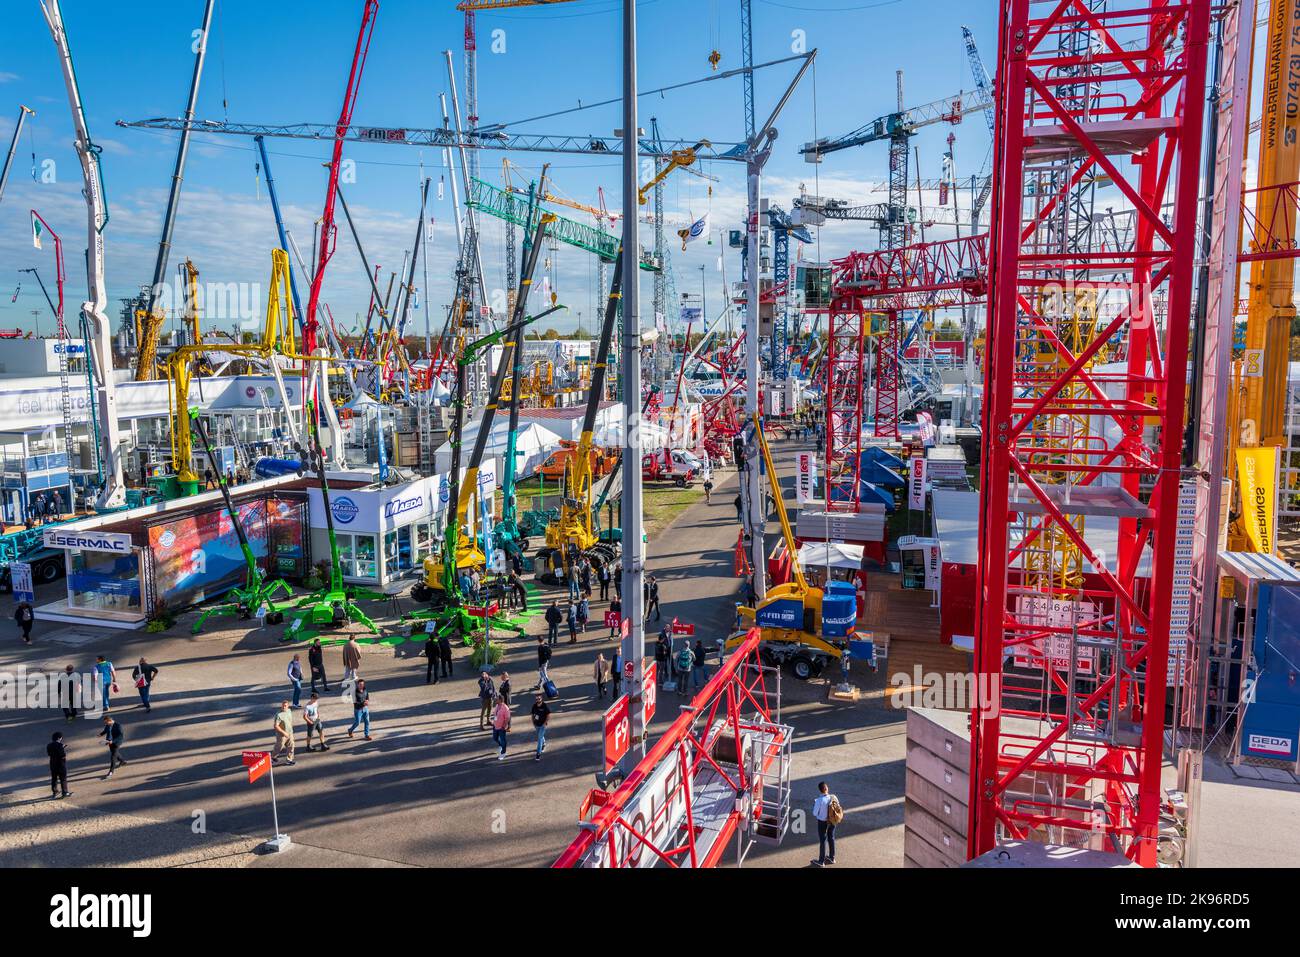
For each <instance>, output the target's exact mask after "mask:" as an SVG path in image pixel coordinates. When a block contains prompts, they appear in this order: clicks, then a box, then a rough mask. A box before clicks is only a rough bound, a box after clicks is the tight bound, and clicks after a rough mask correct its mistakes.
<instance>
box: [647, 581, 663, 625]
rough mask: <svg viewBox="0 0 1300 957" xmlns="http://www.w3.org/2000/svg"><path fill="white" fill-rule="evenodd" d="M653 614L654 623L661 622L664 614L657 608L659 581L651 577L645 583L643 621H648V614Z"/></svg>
mask: <svg viewBox="0 0 1300 957" xmlns="http://www.w3.org/2000/svg"><path fill="white" fill-rule="evenodd" d="M652 611H653V612H654V613H655V621H663V617H664V613H663V611H662V610H661V609H660V608H659V579H658V578H655V576H654V575H651V576H650V578H649V579H648V580H647V581H646V605H645V620H646V621H649V620H650V612H652Z"/></svg>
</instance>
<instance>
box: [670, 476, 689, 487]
mask: <svg viewBox="0 0 1300 957" xmlns="http://www.w3.org/2000/svg"><path fill="white" fill-rule="evenodd" d="M673 484H674V485H676V486H677V487H678V488H686V478H685V477H684V476H681V475H678V476H675V477H674V478H673Z"/></svg>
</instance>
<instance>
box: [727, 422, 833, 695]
mask: <svg viewBox="0 0 1300 957" xmlns="http://www.w3.org/2000/svg"><path fill="white" fill-rule="evenodd" d="M754 432H755V434H756V435H757V437H758V445H759V448H760V449H761V450H762V454H763V462H764V464H765V465H766V466H767V474H768V476H769V477H770V478H771V481H772V483H773V485H774V486H775V484H776V481H777V478H776V476H777V471H776V467H775V466H774V465H773V463H772V452H771V450H770V449H769V448H768V447H767V438H766V436H764V435H763V423H762V421H761V420H760V419H759V417H758V416H757V415H755V416H754ZM772 497H773V498H774V499H775V500H776V514H777V516H778V517H779V518H780V519H781V534H782V535H783V536H784V538H785V547H786V550H787V552H788V553H789V555H790V567H791V571H792V572H793V573H794V581H790V582H786V583H785V584H784V585H776V586H774V587H772V588H769V589H768V590H767V594H766V595H765V596H764V597H763V599H762V600H761V601H760V602H758V606H757V607H756V608H746V607H744V606H741V607H740V608H739V609H738V612H739V616H740V621H739V622H738V630H737V632H736V634H734V635H733V636H732V637H731V638H729V639H727V642H726V643H725V644H724V645H723V650H724V653H726V652H729V651H731V650H732V649H733V648H735V647H736V646H737V645H739V644H741V643H742V642H743V641H744V640H745V637H746V635H747V634H748V632H749V629H750V628H751V627H753V626H754V625H757V626H758V627H759V628H760V629H761V631H762V636H763V637H762V641H761V643H760V644H759V654H760V655H761V656H762V658H763V660H764V661H765V662H767V663H768V664H771V665H776V666H778V667H779V666H780V665H782V664H785V663H787V662H788V663H789V664H790V670H791V672H792V673H793V674H794V676H795V677H796V678H798V679H800V680H801V681H806V680H807V679H809V678H813V677H816V676H817V675H818V674H820V673H821V672H822V670H823V669H824V668H825V667H826V665H827V664H829V663H830V662H831V661H838V660H839V659H840V658H841V657H842V656H843V654H844V652H845V650H846V649H847V648H848V643H849V641H850V640H851V639H852V637H853V629H854V626H855V625H856V624H857V620H858V603H857V594H856V592H855V590H854V588H853V585H852V584H851V583H850V582H840V581H832V582H827V585H826V588H825V589H824V590H823V589H821V588H814V587H813V586H811V585H809V584H808V581H807V579H805V578H804V576H803V568H802V567H801V566H800V565H799V548H798V545H797V544H796V543H795V540H794V530H793V529H792V528H791V527H790V518H789V516H788V515H787V514H786V511H785V501H784V498H783V496H782V495H781V491H780V489H779V488H776V489H775V494H774V495H773V496H772Z"/></svg>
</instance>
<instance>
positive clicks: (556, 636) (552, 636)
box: [546, 601, 564, 645]
mask: <svg viewBox="0 0 1300 957" xmlns="http://www.w3.org/2000/svg"><path fill="white" fill-rule="evenodd" d="M562 621H564V614H563V612H561V611H560V605H559V602H558V601H552V602H551V607H550V608H548V609H546V643H547V644H548V645H553V644H555V643H556V642H557V641H559V640H560V622H562Z"/></svg>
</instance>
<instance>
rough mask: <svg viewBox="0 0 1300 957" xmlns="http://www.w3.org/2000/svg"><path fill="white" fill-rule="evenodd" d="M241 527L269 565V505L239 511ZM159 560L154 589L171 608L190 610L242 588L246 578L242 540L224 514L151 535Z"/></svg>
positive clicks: (187, 521) (156, 528) (175, 524)
mask: <svg viewBox="0 0 1300 957" xmlns="http://www.w3.org/2000/svg"><path fill="white" fill-rule="evenodd" d="M239 521H240V524H241V525H243V527H244V534H245V535H246V536H248V544H249V547H250V548H252V550H253V554H254V555H255V556H256V557H257V558H258V560H259V564H263V565H264V564H265V562H264V560H265V558H266V555H267V542H266V532H267V521H266V507H265V502H262V501H255V502H246V503H244V504H243V505H241V506H240V507H239ZM149 548H150V550H151V551H152V552H153V555H154V587H155V594H156V595H157V596H158V599H159V600H160V601H163V602H165V603H166V604H167V607H169V608H185V607H187V606H189V605H193V604H196V603H198V602H201V601H204V600H206V599H208V598H211V597H213V596H214V595H220V594H221V593H223V592H225V591H228V590H229V589H230V588H231V587H233V586H235V585H239V584H242V583H243V581H244V578H245V575H246V572H247V567H248V566H247V564H246V563H245V561H244V553H243V550H242V549H241V548H240V547H239V536H238V535H237V534H235V526H234V523H232V522H231V521H230V516H229V515H227V514H226V510H225V508H219V509H214V510H213V511H210V512H204V513H201V514H199V515H191V516H187V517H186V518H180V519H177V520H175V521H173V522H167V523H165V524H161V525H154V526H153V527H151V528H150V529H149Z"/></svg>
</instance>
